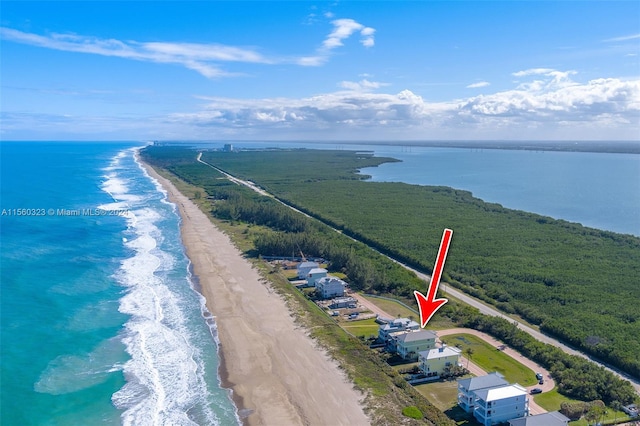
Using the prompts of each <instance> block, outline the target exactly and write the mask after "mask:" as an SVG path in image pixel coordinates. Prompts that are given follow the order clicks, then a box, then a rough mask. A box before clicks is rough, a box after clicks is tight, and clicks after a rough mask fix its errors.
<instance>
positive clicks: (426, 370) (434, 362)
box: [418, 345, 461, 377]
mask: <svg viewBox="0 0 640 426" xmlns="http://www.w3.org/2000/svg"><path fill="white" fill-rule="evenodd" d="M460 352H461V351H460V349H458V348H456V347H454V346H444V345H443V346H442V347H440V348H434V349H430V350H428V351H422V352H419V353H418V362H419V363H420V365H419V368H420V370H421V371H422V373H423V374H424V375H426V376H429V377H440V376H441V375H442V374H443V373H445V372H446V371H448V370H450V369H451V368H452V367H455V366H456V365H458V361H459V359H460Z"/></svg>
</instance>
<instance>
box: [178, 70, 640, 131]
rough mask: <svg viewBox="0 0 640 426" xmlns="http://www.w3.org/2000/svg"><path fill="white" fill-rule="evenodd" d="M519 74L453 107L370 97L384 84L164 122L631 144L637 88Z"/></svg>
mask: <svg viewBox="0 0 640 426" xmlns="http://www.w3.org/2000/svg"><path fill="white" fill-rule="evenodd" d="M517 74H519V75H521V76H529V77H534V78H535V80H534V81H529V82H522V83H520V84H518V85H517V86H516V87H515V88H514V89H512V90H507V91H502V92H496V93H494V94H490V95H482V96H475V97H470V98H467V99H462V100H456V101H451V102H429V101H427V100H425V99H423V98H422V97H421V96H419V95H417V94H416V93H413V92H412V91H410V90H403V91H401V92H399V93H396V94H386V93H372V92H371V89H379V88H380V87H381V86H383V84H382V83H377V82H372V81H368V80H362V81H360V82H349V81H343V82H341V83H339V86H340V87H342V88H344V89H348V90H347V91H338V92H333V93H325V94H320V95H317V96H313V97H308V98H298V99H293V98H267V99H250V100H239V99H228V98H201V99H204V100H205V101H206V104H205V105H204V106H203V108H202V109H201V111H199V112H196V113H178V114H173V115H172V116H171V117H170V120H173V121H176V122H180V123H183V124H184V123H190V124H192V125H195V126H198V127H200V126H203V127H215V128H217V129H233V130H234V132H236V134H242V133H243V132H249V133H250V132H255V131H257V129H261V131H264V132H274V133H275V134H279V135H287V134H295V135H305V134H306V135H307V136H310V137H313V136H317V135H318V133H320V134H324V132H332V133H336V132H337V133H340V134H342V133H341V132H343V133H344V134H345V135H347V134H353V135H356V136H354V137H358V136H357V135H359V136H360V137H377V138H382V139H384V138H385V137H389V135H391V134H393V135H394V136H395V137H398V135H402V136H403V137H404V138H407V139H412V138H413V139H419V138H432V137H434V135H440V136H439V137H449V138H455V137H461V138H476V137H479V136H482V135H486V137H493V138H505V137H514V135H516V136H515V137H521V138H531V139H535V138H554V137H558V138H565V137H566V135H573V137H574V138H579V137H585V138H591V137H593V135H598V137H603V135H609V136H605V137H611V138H614V139H615V138H618V137H620V135H623V136H624V137H627V138H628V137H633V135H636V136H635V137H636V138H637V132H638V127H639V125H638V123H639V119H640V80H621V79H616V78H601V79H594V80H591V81H588V82H585V83H580V82H577V81H573V80H571V76H572V75H573V74H574V72H573V71H557V70H553V69H537V70H535V72H534V71H531V70H528V71H523V72H519V73H517ZM265 134H266V133H265ZM447 135H448V136H447ZM345 137H346V136H345Z"/></svg>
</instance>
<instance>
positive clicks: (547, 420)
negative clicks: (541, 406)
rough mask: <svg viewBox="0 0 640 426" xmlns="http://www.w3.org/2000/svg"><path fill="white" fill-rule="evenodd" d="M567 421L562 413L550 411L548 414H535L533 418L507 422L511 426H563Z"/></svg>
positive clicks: (528, 417)
mask: <svg viewBox="0 0 640 426" xmlns="http://www.w3.org/2000/svg"><path fill="white" fill-rule="evenodd" d="M568 421H569V418H567V417H565V416H564V415H563V414H562V413H559V412H557V411H551V412H550V413H544V414H536V415H535V416H527V417H519V418H517V419H513V420H509V425H511V426H564V425H566V424H567V422H568Z"/></svg>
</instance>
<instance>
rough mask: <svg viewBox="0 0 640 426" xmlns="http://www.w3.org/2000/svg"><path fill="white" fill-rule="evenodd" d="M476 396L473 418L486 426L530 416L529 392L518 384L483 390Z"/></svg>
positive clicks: (477, 392)
mask: <svg viewBox="0 0 640 426" xmlns="http://www.w3.org/2000/svg"><path fill="white" fill-rule="evenodd" d="M475 394H476V397H477V399H476V401H475V408H474V410H473V416H474V417H475V418H476V420H478V422H479V423H480V424H482V425H484V426H492V425H495V424H498V423H505V422H508V421H509V420H513V419H517V418H518V417H525V416H528V415H529V399H528V398H527V390H526V389H525V388H523V387H522V386H520V385H518V384H515V385H505V386H500V387H497V388H491V389H482V390H479V391H476V393H475Z"/></svg>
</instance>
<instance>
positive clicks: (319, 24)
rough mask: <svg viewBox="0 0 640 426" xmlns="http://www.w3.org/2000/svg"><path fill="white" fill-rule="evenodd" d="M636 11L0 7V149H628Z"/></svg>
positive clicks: (515, 5) (639, 120)
mask: <svg viewBox="0 0 640 426" xmlns="http://www.w3.org/2000/svg"><path fill="white" fill-rule="evenodd" d="M639 17H640V2H637V1H607V2H605V1H602V2H598V1H584V2H581V1H496V2H488V1H487V2H485V1H482V2H465V1H449V2H446V1H433V2H432V1H423V2H402V1H401V2H355V1H352V2H330V3H324V2H306V1H305V2H293V1H289V2H270V1H258V2H250V1H238V2H224V1H223V2H208V1H193V2H171V1H167V2H164V1H162V2H160V1H157V2H152V1H141V2H99V1H73V2H57V1H43V2H34V1H25V2H22V1H3V2H2V19H1V21H0V40H1V49H0V59H1V62H0V67H1V74H0V76H1V77H0V79H1V91H0V112H1V115H0V117H1V119H0V120H1V121H0V138H1V139H2V140H180V139H184V140H194V139H208V140H301V141H304V140H326V141H329V140H346V141H348V140H354V141H366V140H372V141H382V140H398V141H411V140H640V57H639V55H640V20H639Z"/></svg>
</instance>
